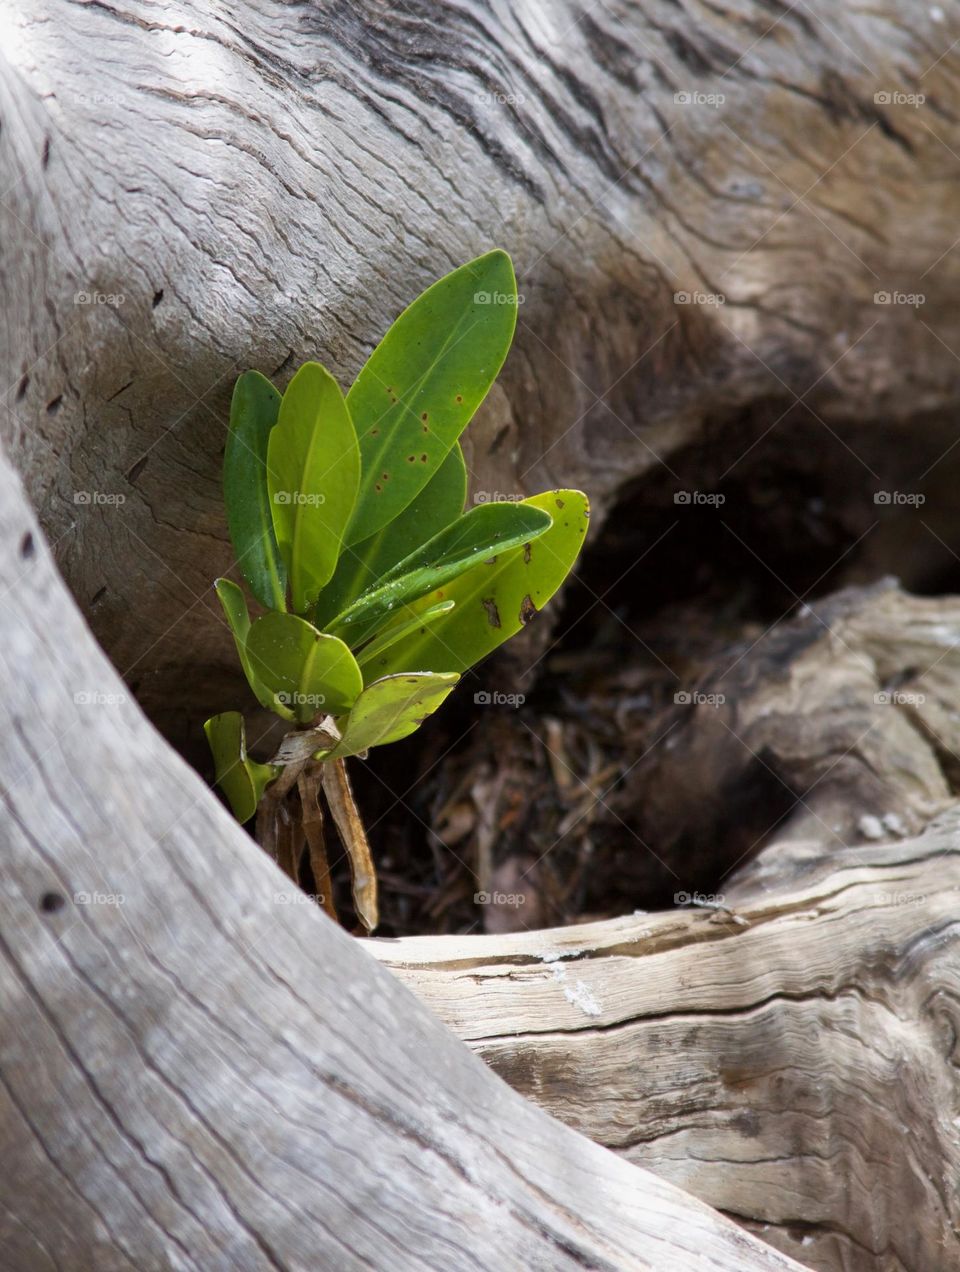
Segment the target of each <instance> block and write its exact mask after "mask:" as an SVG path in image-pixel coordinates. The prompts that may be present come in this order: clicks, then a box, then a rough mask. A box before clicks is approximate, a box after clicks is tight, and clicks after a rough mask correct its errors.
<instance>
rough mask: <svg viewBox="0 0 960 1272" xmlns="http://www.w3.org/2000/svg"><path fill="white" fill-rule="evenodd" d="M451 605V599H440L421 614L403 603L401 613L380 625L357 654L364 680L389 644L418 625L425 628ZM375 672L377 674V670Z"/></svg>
mask: <svg viewBox="0 0 960 1272" xmlns="http://www.w3.org/2000/svg"><path fill="white" fill-rule="evenodd" d="M453 606H454V602H453V601H441V602H440V604H439V605H432V606H431V607H430V609H428V610H424V611H423V613H422V614H421V613H418V612H417V611H416V610H415V609H413V607H412V606H409V605H405V606H404V607H403V610H402V611H401V613H399V614H398V615H397V616H396V618H394V619H391V621H390V622H389V623H387V625H386V626H385V627H382V628H381V629H380V631H379V632H378V633H377V635H376V636H375V637H374V638H373V640H372V641H370V643H369V644H368V645H364V647H363V649H362V650H361V651H360V652H359V653H358V654H357V664H358V665H359V667H360V670H361V671H362V672H363V678H364V680H367V681H368V680H369V679H370V676H369V674H368V673H369V672H370V670H371V669H372V667H373V665H374V664H375V663H377V661H378V660H379V659H380V658H381V657H382V655H383V654H385V653H386V651H387V650H388V649H389V648H390V646H391V645H395V644H396V643H397V641H398V640H402V639H403V638H404V636H409V634H410V633H411V632H413V631H415V630H416V629H417V628H418V627H420V628H425V627H426V626H427V625H428V624H429V623H432V622H433V620H434V619H436V618H439V617H440V615H441V614H449V612H450V611H451V610H452V609H453ZM377 674H378V675H379V671H378V672H377Z"/></svg>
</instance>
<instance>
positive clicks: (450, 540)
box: [330, 503, 551, 631]
mask: <svg viewBox="0 0 960 1272" xmlns="http://www.w3.org/2000/svg"><path fill="white" fill-rule="evenodd" d="M550 524H551V519H550V516H549V514H548V513H546V512H543V511H542V510H541V509H539V508H532V507H527V506H525V505H524V504H522V503H493V504H478V505H477V507H476V508H471V509H470V511H469V512H467V513H465V514H464V515H463V516H462V517H460V518H459V520H457V521H455V522H454V523H453V525H450V526H447V528H446V529H445V530H441V531H440V533H439V534H436V535H434V536H433V538H432V539H428V540H427V542H426V543H424V544H422V545H421V546H420V547H419V548H417V550H416V552H413V553H411V554H410V556H408V557H404V559H403V560H402V561H399V562H398V563H397V564H396V565H395V566H394V567H393V568H392V569H391V570H389V571H388V572H387V573H386V574H385V575H384V576H383V579H382V580H381V582H380V584H379V586H377V587H375V588H373V589H371V591H369V592H365V593H364V594H363V596H360V597H358V598H357V600H355V601H354V602H353V604H352V605H351V606H350V607H349V608H348V609H346V610H344V612H343V613H342V614H339V615H337V617H336V618H335V619H334V620H333V622H332V623H331V624H330V627H331V628H332V629H333V630H335V631H337V630H339V631H344V630H346V629H347V628H351V627H352V628H356V626H357V624H360V623H362V624H365V625H369V624H371V623H375V622H377V621H378V620H380V619H381V618H383V617H384V616H385V615H387V614H390V613H391V611H393V610H395V609H397V608H398V607H399V606H401V605H406V604H408V603H409V602H410V601H413V600H416V598H417V597H419V596H423V594H424V593H425V592H429V591H431V590H432V589H436V588H439V587H442V586H443V584H444V583H446V582H448V581H449V580H450V579H453V578H456V576H457V575H458V574H462V573H463V572H464V571H465V570H469V569H470V568H471V566H473V565H475V564H477V563H478V562H479V561H482V560H484V559H486V558H488V557H492V556H494V555H495V554H497V553H499V552H505V551H507V550H508V549H509V548H512V547H515V546H516V545H518V544H521V543H527V542H530V541H531V540H532V539H536V538H537V537H538V536H539V535H542V534H543V533H544V531H545V530H547V529H549V527H550ZM437 599H438V600H442V599H445V598H442V597H438V598H437Z"/></svg>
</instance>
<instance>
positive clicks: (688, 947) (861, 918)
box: [366, 806, 960, 1272]
mask: <svg viewBox="0 0 960 1272" xmlns="http://www.w3.org/2000/svg"><path fill="white" fill-rule="evenodd" d="M783 854H784V849H783V846H782V845H781V846H778V847H776V848H771V849H770V850H769V852H768V855H769V857H770V861H769V862H768V863H767V866H768V869H767V870H766V871H763V870H760V871H758V872H757V873H756V876H755V880H756V879H761V880H763V879H765V881H764V882H760V883H757V882H756V881H754V882H753V883H750V882H748V881H745V882H744V884H743V885H741V887H740V888H739V889H731V890H729V892H728V894H727V896H726V897H725V903H726V905H727V906H728V907H729V908H730V910H732V911H733V913H734V914H735V915H736V919H734V918H733V917H731V915H730V914H729V913H726V912H724V911H714V912H710V911H699V912H696V911H682V912H676V913H664V914H639V913H638V914H636V915H633V916H626V917H624V918H621V919H615V920H612V921H610V922H605V923H595V924H589V925H582V926H575V927H569V928H563V929H554V930H550V931H540V932H524V933H519V934H513V935H509V936H467V937H433V938H407V939H405V940H401V941H395V942H377V941H371V942H366V944H367V947H368V948H369V949H371V950H372V952H373V953H375V954H376V955H377V956H378V957H379V958H380V959H381V960H382V961H383V962H384V963H385V964H386V965H387V966H388V967H390V968H391V969H392V970H393V971H394V972H395V973H396V974H397V975H398V976H399V978H400V979H401V980H402V981H403V982H404V983H405V984H407V985H408V986H410V987H411V988H412V989H414V990H415V991H416V992H417V993H418V994H419V995H420V997H421V998H422V999H423V1000H424V1002H426V1003H427V1004H428V1005H429V1006H430V1007H431V1008H432V1009H433V1010H434V1011H436V1012H437V1014H438V1015H439V1016H440V1017H441V1019H443V1020H445V1021H446V1022H447V1023H448V1024H449V1025H450V1027H451V1028H452V1029H453V1030H454V1031H455V1032H456V1033H457V1034H458V1035H459V1036H460V1037H462V1038H464V1039H465V1040H466V1041H468V1042H469V1043H470V1045H471V1047H472V1048H473V1049H474V1050H475V1051H476V1052H477V1054H479V1055H481V1056H482V1057H483V1058H484V1059H485V1060H486V1061H487V1063H488V1064H490V1065H491V1066H492V1068H493V1069H494V1070H496V1072H498V1073H499V1074H501V1075H502V1076H503V1077H504V1078H506V1080H507V1081H508V1082H510V1083H511V1085H513V1086H514V1087H515V1088H516V1089H517V1090H519V1091H522V1092H523V1093H524V1094H525V1095H527V1096H529V1097H530V1099H531V1100H533V1101H534V1102H535V1103H537V1104H539V1105H540V1106H541V1107H542V1108H544V1109H546V1110H548V1111H550V1112H552V1113H554V1114H555V1115H556V1116H558V1117H560V1118H562V1119H563V1120H564V1121H566V1122H568V1123H569V1124H570V1125H572V1126H574V1127H576V1128H577V1129H578V1130H580V1131H582V1132H583V1133H584V1134H586V1135H589V1136H591V1138H593V1139H595V1140H597V1141H598V1142H599V1143H602V1144H605V1145H607V1146H608V1147H610V1148H612V1149H614V1150H615V1151H616V1152H618V1153H620V1154H621V1155H622V1156H624V1157H626V1158H627V1159H628V1160H629V1161H632V1162H635V1163H637V1164H638V1165H645V1166H648V1167H650V1168H651V1169H653V1170H655V1171H656V1172H657V1174H658V1175H661V1176H662V1177H663V1178H666V1179H670V1180H671V1181H672V1182H674V1183H676V1184H679V1185H681V1186H682V1187H684V1188H689V1189H690V1190H691V1191H692V1192H694V1193H696V1195H697V1196H699V1197H702V1198H703V1199H704V1200H706V1201H709V1202H710V1204H712V1205H714V1206H716V1207H718V1208H719V1209H720V1210H722V1211H724V1212H726V1213H728V1214H731V1215H735V1216H738V1217H739V1218H741V1219H742V1220H743V1221H744V1222H745V1223H747V1224H748V1226H749V1227H750V1228H752V1229H753V1230H755V1231H756V1232H758V1233H760V1235H762V1236H763V1238H764V1239H765V1240H767V1241H770V1242H771V1243H772V1244H775V1245H777V1246H778V1247H779V1248H780V1249H782V1250H784V1251H787V1252H789V1253H790V1254H792V1255H793V1256H794V1257H796V1258H797V1259H799V1260H800V1261H802V1263H803V1264H804V1265H805V1266H809V1267H812V1268H818V1269H823V1272H838V1270H842V1272H886V1270H887V1269H905V1270H908V1272H944V1269H948V1268H954V1267H958V1266H960V1235H958V1232H960V1226H958V1225H960V1203H958V1199H957V1194H956V1188H955V1181H956V1176H957V1170H958V1167H960V1159H958V1138H957V1125H958V1119H960V1081H958V1076H957V1073H958V1068H957V1066H958V1057H957V1038H958V1032H960V1017H958V1009H957V1004H958V1001H960V999H958V995H960V944H958V926H957V923H958V914H960V806H954V807H953V808H951V809H950V810H948V811H947V812H946V813H944V814H943V815H942V816H941V817H940V818H938V819H937V820H935V821H934V822H933V823H932V825H931V826H930V828H929V829H928V830H927V831H926V832H925V833H924V834H923V835H922V836H921V837H919V838H916V839H910V840H906V841H904V842H901V843H896V844H881V845H870V846H865V847H861V848H849V849H846V850H839V851H832V852H831V853H830V854H829V856H826V855H825V856H824V857H822V858H821V859H820V860H819V861H816V862H813V863H811V862H809V861H804V860H803V859H802V858H801V857H800V856H797V857H796V858H794V860H793V861H792V862H790V863H789V864H788V865H785V864H784V855H783ZM778 873H779V875H780V878H779V882H777V881H776V876H777V874H778Z"/></svg>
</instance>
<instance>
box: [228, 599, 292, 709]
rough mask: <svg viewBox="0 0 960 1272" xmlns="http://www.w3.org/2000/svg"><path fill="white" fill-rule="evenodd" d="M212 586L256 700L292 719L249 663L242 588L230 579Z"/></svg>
mask: <svg viewBox="0 0 960 1272" xmlns="http://www.w3.org/2000/svg"><path fill="white" fill-rule="evenodd" d="M213 586H214V590H215V591H216V593H217V597H218V599H219V601H220V604H221V606H222V607H223V612H224V614H225V615H226V619H227V622H228V623H229V624H230V630H231V631H232V632H233V639H234V642H235V643H236V646H237V653H238V654H239V655H240V665H241V667H242V668H243V674H244V675H245V676H246V678H247V684H248V685H249V686H250V688H251V689H252V690H253V692H254V694H255V696H256V699H257V701H258V702H259V703H260V705H261V706H262V707H269V708H270V710H271V711H276V712H277V713H278V715H282V716H283V717H284V719H286V720H292V719H293V718H294V716H293V712H292V711H286V710H285V709H282V708H280V707H279V706H278V705H277V704H276V702H275V701H274V698H273V694H272V693H271V692H270V690H269V689H267V687H266V686H265V685H264V684H263V683H262V682H261V681H260V680H259V679H258V677H257V675H256V673H255V672H254V670H253V668H252V667H251V665H250V659H249V657H248V655H247V633H248V632H249V631H250V612H249V610H248V609H247V598H246V597H245V596H244V594H243V591H242V589H241V588H239V587H237V585H236V583H234V582H233V581H232V580H231V579H217V581H216V583H214V585H213Z"/></svg>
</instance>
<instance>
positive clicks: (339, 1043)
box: [0, 459, 797, 1272]
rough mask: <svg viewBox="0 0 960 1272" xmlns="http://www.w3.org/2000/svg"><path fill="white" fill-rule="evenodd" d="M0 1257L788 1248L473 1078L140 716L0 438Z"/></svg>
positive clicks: (314, 1264)
mask: <svg viewBox="0 0 960 1272" xmlns="http://www.w3.org/2000/svg"><path fill="white" fill-rule="evenodd" d="M0 589H2V591H3V594H4V598H5V599H4V640H3V643H2V648H0V670H2V674H3V684H4V692H3V695H2V698H0V804H2V817H0V852H2V859H3V869H2V883H0V1004H2V1012H3V1022H2V1029H0V1160H2V1162H3V1169H2V1170H0V1252H2V1253H0V1262H2V1265H3V1267H4V1269H5V1270H6V1269H9V1270H10V1272H57V1270H59V1272H74V1270H75V1272H89V1269H91V1268H96V1269H97V1272H113V1270H114V1269H117V1270H118V1272H119V1270H126V1269H132V1268H137V1269H145V1270H146V1269H173V1268H176V1269H180V1270H181V1272H182V1270H183V1269H188V1268H196V1269H203V1272H209V1270H211V1269H223V1270H224V1272H226V1270H227V1269H231V1270H232V1269H260V1268H276V1269H281V1268H282V1269H304V1270H306V1269H315V1268H319V1267H324V1268H344V1269H348V1268H361V1267H364V1268H370V1267H372V1268H384V1269H390V1270H391V1272H393V1270H394V1269H400V1268H410V1269H414V1268H424V1267H435V1268H443V1269H448V1268H458V1269H459V1268H465V1269H466V1268H478V1269H479V1268H491V1269H493V1268H496V1269H500V1268H505V1267H518V1266H519V1267H529V1268H543V1269H551V1270H552V1269H560V1268H571V1269H573V1268H584V1267H589V1268H595V1269H606V1270H608V1272H614V1270H615V1269H620V1268H638V1269H643V1268H647V1269H650V1268H656V1269H673V1268H676V1269H680V1270H685V1269H691V1270H693V1269H698V1270H702V1272H741V1270H744V1269H757V1270H758V1272H759V1270H761V1269H763V1270H765V1272H788V1269H790V1268H795V1267H796V1266H797V1265H796V1264H795V1263H794V1262H793V1261H791V1260H789V1259H787V1258H785V1257H784V1256H782V1255H781V1254H779V1253H778V1252H776V1251H774V1250H773V1249H771V1248H769V1247H768V1246H766V1245H764V1244H763V1243H762V1242H760V1241H758V1240H757V1239H756V1238H754V1237H753V1236H751V1235H749V1234H748V1233H746V1232H743V1231H742V1230H741V1229H739V1228H738V1227H736V1225H734V1224H733V1223H731V1222H730V1221H729V1220H727V1219H725V1218H723V1217H722V1216H720V1215H718V1214H716V1213H715V1212H714V1211H712V1210H710V1209H709V1208H708V1207H707V1206H705V1205H703V1204H702V1203H701V1202H699V1201H697V1200H696V1199H695V1198H693V1197H691V1196H689V1195H687V1194H685V1193H683V1192H681V1191H680V1190H679V1189H677V1188H675V1187H674V1186H673V1185H672V1184H670V1183H668V1182H666V1181H663V1180H660V1179H658V1178H656V1177H655V1176H653V1175H651V1174H649V1173H647V1172H645V1171H642V1170H638V1169H637V1168H636V1167H634V1166H631V1165H630V1164H629V1163H627V1162H624V1161H622V1160H621V1159H619V1158H618V1157H616V1156H615V1155H613V1154H611V1153H609V1152H607V1151H606V1150H605V1149H603V1148H601V1147H599V1146H598V1145H596V1144H593V1143H591V1142H590V1141H589V1140H587V1139H585V1138H583V1137H581V1136H578V1135H577V1134H575V1133H574V1132H573V1131H571V1130H569V1129H568V1128H566V1127H564V1126H562V1125H560V1124H559V1123H558V1122H556V1121H554V1120H553V1119H551V1118H549V1117H548V1116H547V1115H546V1114H545V1113H543V1112H542V1111H540V1110H539V1109H537V1108H535V1107H534V1106H533V1105H532V1104H530V1103H529V1102H528V1101H525V1100H523V1099H522V1098H521V1097H520V1096H518V1095H517V1094H516V1093H515V1092H513V1091H511V1090H510V1089H509V1087H508V1086H506V1085H505V1084H504V1083H502V1082H501V1081H500V1079H499V1078H498V1077H496V1075H495V1074H493V1073H492V1072H491V1071H490V1070H489V1069H488V1068H487V1067H486V1066H484V1065H483V1064H482V1063H481V1061H480V1060H479V1059H478V1058H477V1057H475V1056H471V1055H470V1053H469V1051H468V1050H467V1048H465V1047H464V1046H463V1045H462V1044H461V1043H459V1042H458V1041H457V1040H456V1039H455V1038H454V1037H453V1036H452V1035H451V1034H450V1033H448V1032H447V1031H446V1030H445V1029H444V1028H443V1027H442V1026H441V1025H440V1023H439V1022H438V1021H437V1020H436V1019H435V1018H434V1017H433V1016H432V1015H430V1013H428V1012H427V1010H426V1009H425V1008H424V1007H423V1005H422V1003H420V1002H418V1001H417V999H416V998H415V997H414V996H413V995H412V994H410V993H409V992H408V991H407V990H406V989H405V988H404V987H403V986H401V985H400V984H399V983H398V982H397V980H396V979H395V978H394V977H392V976H391V975H390V974H389V973H388V972H387V971H386V970H385V969H383V968H381V967H379V966H378V965H377V963H376V962H375V960H373V959H372V958H370V957H369V956H368V955H367V954H366V953H365V952H364V950H363V949H362V948H361V946H360V945H359V944H358V943H357V942H355V941H353V940H352V939H351V938H349V937H348V936H347V935H346V933H344V932H343V931H342V930H340V929H339V928H337V927H336V926H335V925H334V924H333V923H331V922H330V921H329V920H328V919H327V918H326V917H325V916H324V915H323V914H322V913H321V912H320V911H319V909H318V908H317V907H315V906H314V905H313V904H311V903H306V904H296V903H295V902H296V901H297V899H299V900H301V901H302V900H303V898H302V894H299V893H295V892H294V890H293V887H292V885H291V884H290V882H289V880H287V879H286V878H285V877H284V876H283V875H282V874H281V872H280V871H279V870H277V869H276V867H275V866H274V865H273V863H271V862H270V861H269V860H268V859H267V857H266V855H265V854H264V853H262V852H261V851H260V850H259V849H258V848H257V847H256V846H255V844H253V842H252V841H251V840H250V839H249V838H248V837H247V836H246V835H244V833H243V832H242V831H241V830H240V829H239V828H238V827H237V826H236V825H235V823H234V822H233V821H232V819H231V818H230V817H229V816H228V814H227V813H226V812H225V811H224V810H223V809H222V808H221V807H220V805H219V803H218V802H217V800H216V799H215V797H214V796H213V795H212V793H211V792H210V791H209V790H208V789H206V787H205V786H204V785H203V783H202V782H201V781H200V779H199V778H198V777H197V775H196V774H195V773H193V772H192V771H191V770H190V769H189V768H188V767H187V766H186V765H185V764H184V763H183V761H182V760H180V759H179V758H178V757H177V756H176V755H175V754H174V752H173V751H172V750H171V749H170V748H169V747H168V746H167V744H166V743H165V742H163V740H162V739H161V738H160V737H159V735H158V734H157V733H156V732H155V731H154V729H153V728H152V727H151V726H150V725H149V724H148V722H147V721H146V720H145V718H144V717H143V715H142V714H141V712H140V710H139V708H138V707H137V706H136V705H135V703H134V702H133V701H132V699H131V698H130V697H129V695H127V694H125V692H124V689H123V684H122V682H121V681H120V680H119V678H118V677H117V675H116V673H115V671H114V670H113V668H112V667H111V666H110V664H109V662H108V661H107V659H106V657H105V656H104V654H103V653H102V651H101V650H100V649H99V648H98V647H97V646H96V643H95V641H94V640H93V638H92V636H91V634H90V632H89V630H88V629H87V628H86V627H85V625H84V623H83V620H82V619H81V617H80V615H79V613H78V612H77V610H76V608H75V606H74V604H73V602H72V601H71V599H70V597H69V595H68V593H67V591H66V589H65V587H64V586H63V584H62V582H61V580H60V579H59V578H58V577H57V574H56V571H55V568H54V565H53V561H52V558H51V556H50V554H49V551H48V548H47V546H46V543H45V541H44V538H43V535H42V533H41V531H40V529H39V527H38V525H37V523H36V521H35V520H34V517H33V515H32V513H31V512H30V511H29V510H28V507H27V505H26V502H25V500H24V497H23V492H22V489H21V487H20V484H19V481H18V479H17V478H16V477H15V476H14V474H13V472H12V470H11V469H10V468H9V466H8V465H7V463H6V461H5V460H2V459H0Z"/></svg>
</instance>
